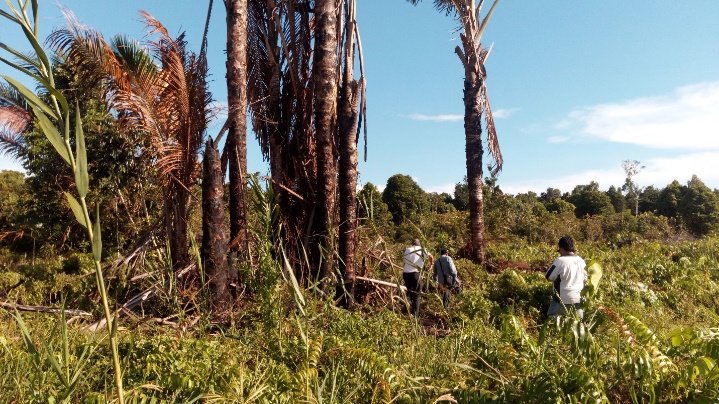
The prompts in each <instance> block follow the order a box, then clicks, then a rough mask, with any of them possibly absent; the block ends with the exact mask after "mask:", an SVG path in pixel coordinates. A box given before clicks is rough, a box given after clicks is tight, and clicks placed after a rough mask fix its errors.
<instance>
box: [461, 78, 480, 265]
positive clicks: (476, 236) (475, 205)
mask: <svg viewBox="0 0 719 404" xmlns="http://www.w3.org/2000/svg"><path fill="white" fill-rule="evenodd" d="M481 84H482V82H481V79H480V76H479V74H478V72H475V71H472V69H469V68H467V69H466V70H465V79H464V135H465V138H466V145H465V152H466V158H467V188H468V190H469V229H470V237H471V239H470V244H471V248H470V254H471V259H472V260H473V261H474V262H477V263H479V264H482V265H484V264H485V262H484V256H485V254H484V251H485V245H484V244H485V240H484V197H483V192H482V191H483V186H482V185H483V181H482V155H483V153H484V150H483V148H482V109H481V106H480V89H481Z"/></svg>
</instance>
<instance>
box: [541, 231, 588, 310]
mask: <svg viewBox="0 0 719 404" xmlns="http://www.w3.org/2000/svg"><path fill="white" fill-rule="evenodd" d="M557 252H558V253H559V257H558V258H557V259H555V260H554V262H553V263H552V266H550V267H549V269H548V270H547V272H546V273H545V274H544V276H545V277H546V278H547V280H548V281H550V282H553V283H554V294H553V295H552V302H551V303H550V304H549V310H548V311H547V317H553V316H561V315H565V314H567V312H568V311H572V310H573V311H574V312H575V313H577V316H578V317H579V318H580V319H582V318H583V317H584V311H583V310H582V307H581V305H580V301H581V299H582V296H581V294H582V289H584V285H585V284H586V283H587V270H586V266H587V264H586V263H585V262H584V260H583V259H582V257H580V256H578V255H577V254H576V252H575V251H574V240H572V238H571V237H569V236H564V237H562V238H560V239H559V243H558V249H557Z"/></svg>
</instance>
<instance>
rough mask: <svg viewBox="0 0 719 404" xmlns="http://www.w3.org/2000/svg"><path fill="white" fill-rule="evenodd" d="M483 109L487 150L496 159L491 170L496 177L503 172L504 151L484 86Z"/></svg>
mask: <svg viewBox="0 0 719 404" xmlns="http://www.w3.org/2000/svg"><path fill="white" fill-rule="evenodd" d="M480 99H481V102H482V108H483V109H484V119H485V122H486V124H487V149H488V150H489V155H490V156H491V157H492V158H493V159H494V166H493V168H492V170H491V174H492V175H496V174H497V173H498V172H499V171H501V170H502V164H503V162H504V160H503V159H502V151H501V150H500V149H499V138H498V137H497V128H496V127H495V126H494V117H493V116H492V109H491V108H490V106H489V97H488V96H487V87H486V86H484V85H482V91H481V98H480Z"/></svg>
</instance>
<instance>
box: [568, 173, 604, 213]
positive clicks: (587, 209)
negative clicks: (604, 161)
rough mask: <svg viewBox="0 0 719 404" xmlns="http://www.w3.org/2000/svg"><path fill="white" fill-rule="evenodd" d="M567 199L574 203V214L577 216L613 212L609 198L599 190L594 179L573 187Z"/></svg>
mask: <svg viewBox="0 0 719 404" xmlns="http://www.w3.org/2000/svg"><path fill="white" fill-rule="evenodd" d="M567 201H568V202H570V203H571V204H573V205H574V208H575V210H574V214H575V215H576V216H577V217H578V218H581V217H584V216H587V215H589V216H593V215H603V214H608V213H611V212H614V206H612V201H611V199H609V196H607V194H606V193H604V192H602V191H600V190H599V184H598V183H596V182H594V181H591V182H590V183H589V184H587V185H577V186H576V187H574V190H572V193H571V195H569V197H568V198H567Z"/></svg>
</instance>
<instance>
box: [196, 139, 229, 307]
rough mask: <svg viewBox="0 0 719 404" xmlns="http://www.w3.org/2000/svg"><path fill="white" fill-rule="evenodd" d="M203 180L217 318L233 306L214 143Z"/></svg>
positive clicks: (206, 252)
mask: <svg viewBox="0 0 719 404" xmlns="http://www.w3.org/2000/svg"><path fill="white" fill-rule="evenodd" d="M202 172H203V176H202V252H201V253H202V263H203V264H204V269H205V274H207V283H208V285H209V292H210V306H211V308H212V312H213V313H214V315H215V316H217V315H220V316H221V315H223V314H224V313H227V311H228V308H229V305H230V292H229V288H228V284H229V268H228V266H227V256H226V252H227V237H226V236H225V231H224V228H225V224H224V218H225V215H224V209H223V195H224V189H223V186H224V185H223V181H222V169H221V163H220V153H219V152H218V150H217V148H216V147H215V145H214V144H213V142H212V141H211V140H208V141H207V143H206V145H205V155H204V160H203V170H202Z"/></svg>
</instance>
